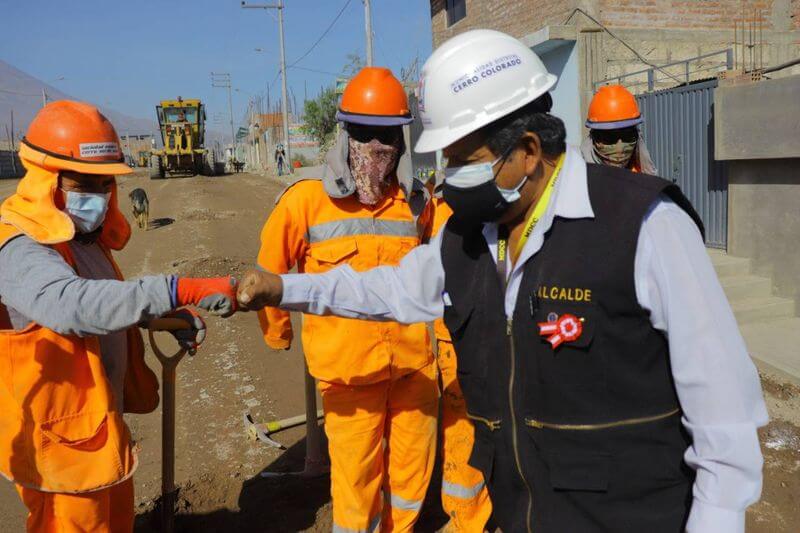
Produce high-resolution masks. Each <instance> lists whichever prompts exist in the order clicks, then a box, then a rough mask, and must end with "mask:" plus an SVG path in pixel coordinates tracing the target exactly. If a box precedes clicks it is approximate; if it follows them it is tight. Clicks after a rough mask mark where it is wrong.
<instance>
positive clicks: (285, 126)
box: [242, 0, 292, 173]
mask: <svg viewBox="0 0 800 533" xmlns="http://www.w3.org/2000/svg"><path fill="white" fill-rule="evenodd" d="M242 8H243V9H277V10H278V35H279V39H280V42H281V102H282V107H283V109H282V111H283V144H284V149H285V150H286V166H287V168H288V171H289V173H291V172H292V163H291V161H292V152H291V148H290V147H289V105H288V104H289V102H288V99H287V95H286V93H287V90H286V50H285V49H284V44H283V8H284V5H283V0H278V3H277V4H247V3H245V2H244V1H243V2H242Z"/></svg>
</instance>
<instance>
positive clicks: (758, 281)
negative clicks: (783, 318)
mask: <svg viewBox="0 0 800 533" xmlns="http://www.w3.org/2000/svg"><path fill="white" fill-rule="evenodd" d="M719 281H720V283H721V284H722V288H723V289H724V290H725V295H726V296H727V297H728V300H729V301H731V302H734V301H738V300H746V299H748V298H766V297H769V296H772V281H771V280H770V279H769V278H765V277H762V276H749V275H746V276H725V277H721V278H720V280H719Z"/></svg>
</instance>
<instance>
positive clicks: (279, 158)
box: [275, 144, 286, 176]
mask: <svg viewBox="0 0 800 533" xmlns="http://www.w3.org/2000/svg"><path fill="white" fill-rule="evenodd" d="M275 164H277V165H278V176H283V167H284V166H285V165H286V152H285V151H284V149H283V145H282V144H279V145H278V147H277V148H275Z"/></svg>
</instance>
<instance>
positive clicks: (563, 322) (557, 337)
mask: <svg viewBox="0 0 800 533" xmlns="http://www.w3.org/2000/svg"><path fill="white" fill-rule="evenodd" d="M581 333H583V322H581V320H580V319H579V318H578V317H576V316H575V315H571V314H569V313H565V314H563V315H561V316H560V317H558V319H557V320H553V321H550V322H539V335H541V336H543V337H547V342H549V343H550V345H551V346H552V347H553V349H554V350H555V349H556V348H558V347H559V346H560V345H561V343H563V342H573V341H576V340H578V338H579V337H580V336H581Z"/></svg>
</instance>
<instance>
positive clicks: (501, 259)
mask: <svg viewBox="0 0 800 533" xmlns="http://www.w3.org/2000/svg"><path fill="white" fill-rule="evenodd" d="M497 278H498V279H499V280H500V289H502V294H504V295H505V293H506V285H507V284H508V226H506V225H505V224H503V225H500V226H498V227H497Z"/></svg>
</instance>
